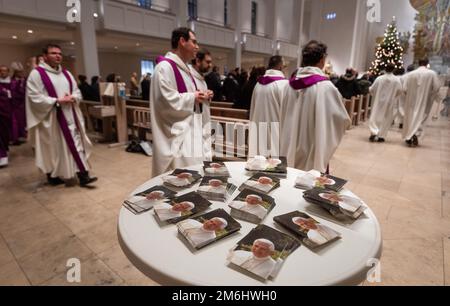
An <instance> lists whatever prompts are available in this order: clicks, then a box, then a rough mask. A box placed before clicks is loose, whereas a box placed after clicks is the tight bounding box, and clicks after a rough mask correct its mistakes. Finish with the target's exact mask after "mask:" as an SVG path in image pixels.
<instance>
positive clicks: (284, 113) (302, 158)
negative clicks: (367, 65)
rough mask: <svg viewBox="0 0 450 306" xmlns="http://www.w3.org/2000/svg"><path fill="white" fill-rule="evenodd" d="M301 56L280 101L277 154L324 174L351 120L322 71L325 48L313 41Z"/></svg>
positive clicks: (291, 165) (335, 89)
mask: <svg viewBox="0 0 450 306" xmlns="http://www.w3.org/2000/svg"><path fill="white" fill-rule="evenodd" d="M302 55H303V62H302V67H301V68H299V69H298V71H297V75H296V76H295V77H294V78H292V79H291V80H290V82H289V85H290V86H289V87H288V88H287V89H286V93H285V95H284V98H283V100H284V104H283V106H282V108H281V119H280V120H281V146H280V151H281V156H286V157H287V160H288V165H289V166H290V167H293V168H297V169H300V170H304V171H310V170H318V171H321V172H325V171H326V170H327V165H328V163H329V162H330V159H331V158H332V156H333V154H334V152H335V151H336V149H337V147H338V146H339V144H340V142H341V140H342V138H343V137H344V134H345V130H346V129H347V127H348V126H349V125H350V124H351V121H350V118H349V116H348V113H347V111H346V109H345V106H344V104H343V101H342V96H341V94H340V93H339V91H338V90H337V88H336V87H335V86H334V85H333V83H331V81H330V80H329V79H328V78H327V77H326V76H325V74H324V73H323V71H322V69H323V67H324V65H325V60H326V57H327V46H326V45H325V44H323V43H320V42H317V41H314V40H313V41H311V42H309V43H308V44H307V45H306V46H305V47H304V48H303V50H302Z"/></svg>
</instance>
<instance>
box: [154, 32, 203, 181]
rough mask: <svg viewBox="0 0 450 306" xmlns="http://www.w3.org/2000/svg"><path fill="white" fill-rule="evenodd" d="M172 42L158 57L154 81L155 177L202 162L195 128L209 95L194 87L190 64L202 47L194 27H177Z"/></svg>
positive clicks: (198, 131) (199, 133) (199, 130)
mask: <svg viewBox="0 0 450 306" xmlns="http://www.w3.org/2000/svg"><path fill="white" fill-rule="evenodd" d="M171 41H172V49H173V50H172V52H168V53H167V54H166V56H165V57H159V58H158V59H157V63H158V64H157V65H156V67H155V72H154V74H153V78H152V82H151V90H150V111H151V124H152V133H153V168H152V171H153V176H157V175H160V174H162V173H164V172H167V171H169V170H171V169H175V168H182V167H187V166H190V165H195V164H199V163H201V162H202V147H201V146H200V147H199V146H193V142H194V139H198V135H202V131H201V129H197V130H195V129H194V127H195V126H194V122H195V120H194V114H195V109H198V108H199V107H200V104H202V103H203V102H204V101H207V100H209V99H210V97H209V94H208V93H206V92H204V91H200V90H197V89H196V88H195V86H196V85H195V81H194V79H193V77H192V74H191V71H190V69H189V67H188V63H190V62H191V61H192V60H193V59H194V58H195V56H196V55H197V52H198V50H199V46H198V43H197V38H196V37H195V33H194V32H193V31H192V30H190V29H188V28H178V29H175V30H174V31H173V33H172V40H171ZM196 136H197V137H196Z"/></svg>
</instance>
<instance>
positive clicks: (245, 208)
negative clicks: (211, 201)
mask: <svg viewBox="0 0 450 306" xmlns="http://www.w3.org/2000/svg"><path fill="white" fill-rule="evenodd" d="M228 206H230V207H231V215H232V216H233V217H234V218H237V219H241V220H245V221H248V222H252V223H256V224H259V223H261V221H262V220H264V218H265V217H266V216H267V215H268V214H269V213H270V212H271V211H272V209H273V208H274V207H275V199H274V198H272V197H270V196H268V195H265V194H263V193H261V192H256V191H253V190H250V189H244V190H243V191H242V192H241V193H240V194H239V195H238V196H237V197H236V199H234V201H232V202H231V203H230V204H228Z"/></svg>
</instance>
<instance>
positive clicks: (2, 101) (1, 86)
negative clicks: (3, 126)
mask: <svg viewBox="0 0 450 306" xmlns="http://www.w3.org/2000/svg"><path fill="white" fill-rule="evenodd" d="M8 91H9V92H11V83H0V116H2V117H10V116H11V98H10V97H8Z"/></svg>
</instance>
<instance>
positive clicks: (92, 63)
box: [75, 0, 100, 79]
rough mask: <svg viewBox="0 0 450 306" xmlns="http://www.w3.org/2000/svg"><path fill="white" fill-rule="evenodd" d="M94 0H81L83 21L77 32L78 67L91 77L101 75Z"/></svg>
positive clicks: (80, 71) (79, 72)
mask: <svg viewBox="0 0 450 306" xmlns="http://www.w3.org/2000/svg"><path fill="white" fill-rule="evenodd" d="M94 5H96V3H94V2H93V0H83V1H81V22H80V23H78V24H77V29H76V33H75V50H76V69H77V72H78V74H84V75H86V76H87V77H88V79H90V78H91V77H93V76H98V75H100V68H99V62H98V48H97V36H96V32H95V21H94V15H93V14H94V12H93V10H92V8H93V7H94Z"/></svg>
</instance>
